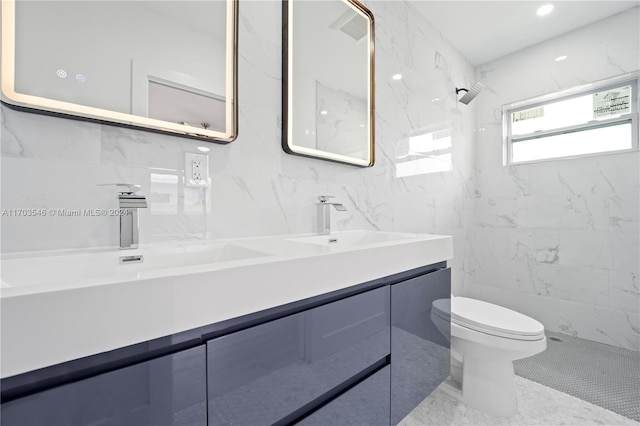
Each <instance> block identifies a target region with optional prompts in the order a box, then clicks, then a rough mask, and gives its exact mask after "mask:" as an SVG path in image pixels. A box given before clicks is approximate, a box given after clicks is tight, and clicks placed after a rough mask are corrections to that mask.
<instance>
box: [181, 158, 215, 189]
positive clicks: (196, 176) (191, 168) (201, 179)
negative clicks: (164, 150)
mask: <svg viewBox="0 0 640 426" xmlns="http://www.w3.org/2000/svg"><path fill="white" fill-rule="evenodd" d="M184 163H185V164H184V181H185V185H186V186H190V187H196V188H206V187H208V186H209V156H208V155H205V154H196V153H194V152H185V154H184Z"/></svg>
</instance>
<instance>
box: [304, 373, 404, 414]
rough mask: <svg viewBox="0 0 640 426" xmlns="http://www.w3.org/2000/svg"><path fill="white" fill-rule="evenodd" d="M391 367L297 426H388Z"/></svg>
mask: <svg viewBox="0 0 640 426" xmlns="http://www.w3.org/2000/svg"><path fill="white" fill-rule="evenodd" d="M390 379H391V366H386V367H384V368H383V369H382V370H380V371H378V372H377V373H375V374H374V375H372V376H370V377H369V378H367V379H366V380H364V381H363V382H361V383H359V384H358V385H356V386H354V387H353V388H351V389H350V390H349V391H347V392H345V393H343V394H342V395H340V396H339V397H338V398H336V399H334V400H333V401H331V402H330V403H329V404H327V405H325V406H324V407H322V408H321V409H319V410H318V411H316V412H314V413H313V414H311V415H310V416H308V417H306V418H304V419H303V420H302V421H300V422H298V423H297V424H298V425H300V426H328V425H353V426H388V425H389V416H390V400H389V392H390V390H389V388H390V385H391V384H390Z"/></svg>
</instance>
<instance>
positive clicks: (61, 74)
mask: <svg viewBox="0 0 640 426" xmlns="http://www.w3.org/2000/svg"><path fill="white" fill-rule="evenodd" d="M56 75H57V76H58V77H60V78H67V72H66V71H65V70H58V71H56Z"/></svg>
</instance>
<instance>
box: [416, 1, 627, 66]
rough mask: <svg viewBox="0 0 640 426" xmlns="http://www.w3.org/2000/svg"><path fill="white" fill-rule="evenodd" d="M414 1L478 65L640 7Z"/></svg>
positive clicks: (620, 3)
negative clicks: (544, 11)
mask: <svg viewBox="0 0 640 426" xmlns="http://www.w3.org/2000/svg"><path fill="white" fill-rule="evenodd" d="M411 2H412V3H413V4H414V5H415V7H416V8H417V9H418V10H419V11H420V12H421V13H422V14H423V15H424V16H425V17H426V18H427V19H429V21H430V22H431V23H432V24H433V25H434V26H435V27H436V28H437V29H438V30H439V31H440V32H441V33H442V35H443V36H444V38H446V39H447V40H448V41H449V42H450V43H451V44H452V45H453V46H454V47H455V48H456V49H457V50H458V51H459V52H460V53H462V55H463V56H464V57H465V58H466V59H467V60H468V61H469V62H470V63H471V64H472V65H473V66H477V65H481V64H484V63H486V62H489V61H492V60H494V59H497V58H500V57H502V56H505V55H508V54H510V53H513V52H516V51H518V50H522V49H524V48H526V47H529V46H533V45H534V44H537V43H540V42H542V41H545V40H549V39H552V38H554V37H557V36H559V35H561V34H565V33H568V32H570V31H572V30H575V29H577V28H580V27H583V26H585V25H588V24H591V23H593V22H596V21H599V20H601V19H604V18H606V17H609V16H612V15H615V14H617V13H620V12H622V11H623V10H626V9H630V8H632V7H635V6H638V5H640V1H639V0H625V1H619V0H606V1H591V0H583V1H568V0H560V1H558V0H556V1H545V0H540V1H529V0H509V1H482V0H480V1H452V0H448V1H431V0H411ZM547 3H552V4H553V5H554V6H555V7H554V9H553V11H552V12H551V13H550V14H548V15H546V16H543V17H538V16H537V15H536V10H537V9H538V8H539V7H540V6H542V5H544V4H547Z"/></svg>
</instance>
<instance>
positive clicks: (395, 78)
mask: <svg viewBox="0 0 640 426" xmlns="http://www.w3.org/2000/svg"><path fill="white" fill-rule="evenodd" d="M391 78H392V79H394V80H402V74H394V75H392V76H391Z"/></svg>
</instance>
